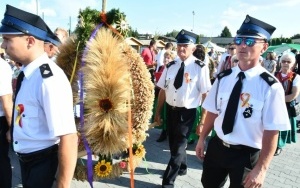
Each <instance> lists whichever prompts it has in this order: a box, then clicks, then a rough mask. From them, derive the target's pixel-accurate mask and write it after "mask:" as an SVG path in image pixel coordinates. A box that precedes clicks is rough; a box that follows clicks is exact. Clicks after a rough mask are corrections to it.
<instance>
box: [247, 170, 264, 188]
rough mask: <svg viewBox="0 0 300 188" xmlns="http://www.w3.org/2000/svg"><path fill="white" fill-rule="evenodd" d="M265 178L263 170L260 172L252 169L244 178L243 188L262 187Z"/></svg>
mask: <svg viewBox="0 0 300 188" xmlns="http://www.w3.org/2000/svg"><path fill="white" fill-rule="evenodd" d="M265 177H266V171H265V170H260V169H257V168H254V169H253V170H251V171H250V172H249V174H248V175H247V176H246V178H245V180H244V182H243V184H244V187H245V188H252V187H253V188H254V187H255V188H256V187H262V184H263V182H264V180H265Z"/></svg>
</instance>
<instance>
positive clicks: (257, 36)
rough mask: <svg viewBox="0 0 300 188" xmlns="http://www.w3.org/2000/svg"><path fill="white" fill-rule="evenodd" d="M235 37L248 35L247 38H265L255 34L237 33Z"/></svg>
mask: <svg viewBox="0 0 300 188" xmlns="http://www.w3.org/2000/svg"><path fill="white" fill-rule="evenodd" d="M235 37H244V38H246V37H249V38H255V39H266V37H262V36H259V35H256V34H237V35H236V36H235Z"/></svg>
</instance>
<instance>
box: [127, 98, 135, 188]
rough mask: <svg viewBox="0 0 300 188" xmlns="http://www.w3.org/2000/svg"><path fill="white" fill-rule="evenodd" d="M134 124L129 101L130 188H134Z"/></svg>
mask: <svg viewBox="0 0 300 188" xmlns="http://www.w3.org/2000/svg"><path fill="white" fill-rule="evenodd" d="M131 126H132V122H131V105H130V99H129V101H128V142H129V167H130V188H134V169H133V153H132V146H133V145H132V127H131Z"/></svg>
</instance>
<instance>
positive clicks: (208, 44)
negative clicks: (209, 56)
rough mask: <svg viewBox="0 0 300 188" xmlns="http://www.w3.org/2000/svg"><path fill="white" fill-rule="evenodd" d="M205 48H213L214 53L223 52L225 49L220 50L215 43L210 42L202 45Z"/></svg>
mask: <svg viewBox="0 0 300 188" xmlns="http://www.w3.org/2000/svg"><path fill="white" fill-rule="evenodd" d="M202 45H203V46H204V47H205V48H213V49H214V50H215V51H217V52H225V51H226V49H225V48H222V47H220V46H218V45H216V44H215V43H213V42H211V41H207V42H206V43H203V44H202Z"/></svg>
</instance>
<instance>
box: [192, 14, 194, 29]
mask: <svg viewBox="0 0 300 188" xmlns="http://www.w3.org/2000/svg"><path fill="white" fill-rule="evenodd" d="M192 13H193V29H192V31H194V16H195V11H193V12H192Z"/></svg>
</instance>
